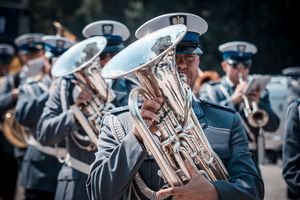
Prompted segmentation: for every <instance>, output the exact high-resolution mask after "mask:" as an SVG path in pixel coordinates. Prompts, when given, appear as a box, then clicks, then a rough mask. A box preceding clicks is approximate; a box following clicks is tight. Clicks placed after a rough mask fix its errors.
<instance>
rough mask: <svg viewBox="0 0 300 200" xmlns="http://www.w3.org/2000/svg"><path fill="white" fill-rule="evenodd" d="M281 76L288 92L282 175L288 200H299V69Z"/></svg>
mask: <svg viewBox="0 0 300 200" xmlns="http://www.w3.org/2000/svg"><path fill="white" fill-rule="evenodd" d="M282 74H283V75H284V76H287V77H288V91H289V96H288V104H289V106H288V110H287V113H286V121H285V126H284V127H285V128H284V140H283V156H282V158H283V171H282V175H283V178H284V180H285V182H286V183H287V185H288V193H287V197H288V199H300V166H299V163H300V148H299V147H300V145H299V144H300V135H299V134H300V67H288V68H286V69H284V70H283V71H282Z"/></svg>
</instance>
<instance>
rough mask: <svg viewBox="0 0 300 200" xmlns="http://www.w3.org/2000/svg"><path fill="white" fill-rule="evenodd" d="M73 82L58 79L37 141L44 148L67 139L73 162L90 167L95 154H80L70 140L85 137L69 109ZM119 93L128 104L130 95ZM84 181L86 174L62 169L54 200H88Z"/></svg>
mask: <svg viewBox="0 0 300 200" xmlns="http://www.w3.org/2000/svg"><path fill="white" fill-rule="evenodd" d="M72 79H74V77H73V76H66V77H64V78H63V79H61V81H60V83H59V84H58V86H57V88H56V89H55V91H54V92H53V93H52V94H51V95H50V98H49V100H48V102H47V103H46V107H45V109H44V111H43V114H42V117H41V119H40V122H39V125H38V130H39V131H38V141H39V142H41V143H42V144H44V145H52V144H56V143H58V142H59V141H61V140H64V139H65V138H66V142H67V149H68V152H69V154H70V155H71V156H72V157H74V158H75V159H77V160H80V161H81V162H84V163H86V164H88V165H90V164H91V163H92V162H93V161H94V159H95V155H94V153H95V152H91V151H86V150H83V149H82V148H80V146H79V145H78V144H77V143H76V142H75V140H74V139H73V134H74V132H76V131H77V132H79V133H80V134H82V135H85V136H86V134H85V133H84V131H83V129H82V128H80V125H79V123H78V122H77V121H76V120H75V116H74V114H73V113H72V111H71V109H69V106H70V105H72V104H73V99H72V91H73V88H74V84H73V83H72ZM122 92H124V94H125V95H124V94H123V95H122V98H119V100H122V101H124V102H126V103H127V99H126V98H127V97H128V94H129V91H122ZM62 95H65V100H66V102H64V100H63V99H62ZM116 100H118V97H116ZM113 103H114V104H116V105H118V104H119V105H120V104H121V103H119V102H113ZM64 104H66V105H64ZM63 107H66V108H67V110H66V111H65V110H64V109H63ZM79 142H80V141H79ZM86 143H87V142H84V141H83V142H80V145H85V144H86ZM86 179H87V175H86V174H84V173H82V172H80V171H78V170H76V169H74V168H71V167H69V166H67V165H64V166H63V168H62V170H61V171H60V173H59V176H58V181H59V182H58V187H57V191H56V199H80V200H83V199H88V197H87V194H86V190H85V184H86Z"/></svg>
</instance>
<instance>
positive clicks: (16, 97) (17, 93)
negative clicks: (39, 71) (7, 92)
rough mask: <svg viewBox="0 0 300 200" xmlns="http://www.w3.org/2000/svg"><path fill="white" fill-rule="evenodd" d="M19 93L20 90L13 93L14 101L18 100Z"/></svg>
mask: <svg viewBox="0 0 300 200" xmlns="http://www.w3.org/2000/svg"><path fill="white" fill-rule="evenodd" d="M19 92H20V90H19V88H15V89H13V90H12V91H11V97H12V99H13V100H14V101H15V100H17V99H18V97H19Z"/></svg>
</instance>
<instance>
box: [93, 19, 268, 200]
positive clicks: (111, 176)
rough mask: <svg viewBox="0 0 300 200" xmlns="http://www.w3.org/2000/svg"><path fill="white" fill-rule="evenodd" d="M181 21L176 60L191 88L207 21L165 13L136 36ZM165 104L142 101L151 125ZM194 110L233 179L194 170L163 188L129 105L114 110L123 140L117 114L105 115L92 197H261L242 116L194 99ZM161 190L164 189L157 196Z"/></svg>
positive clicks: (94, 169) (94, 172) (260, 188)
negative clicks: (179, 182) (181, 183)
mask: <svg viewBox="0 0 300 200" xmlns="http://www.w3.org/2000/svg"><path fill="white" fill-rule="evenodd" d="M178 23H182V24H185V25H187V30H188V32H187V34H186V35H185V37H184V38H183V40H182V41H181V42H180V43H179V44H178V45H177V49H176V64H177V67H178V70H179V72H180V73H184V74H185V75H186V76H187V82H188V84H189V85H190V87H191V89H192V88H193V85H194V83H195V80H196V78H197V75H198V73H197V72H198V66H199V64H200V57H199V55H200V54H202V50H201V49H200V43H199V37H200V35H202V34H203V33H205V32H206V30H207V23H206V22H205V20H203V19H202V18H201V17H199V16H196V15H193V14H190V13H170V14H165V15H162V16H158V17H156V18H154V19H152V20H150V21H148V22H146V23H145V24H143V25H142V26H141V27H140V28H139V29H138V30H137V31H136V36H137V37H138V38H140V37H142V36H144V35H145V34H147V33H151V32H153V31H156V30H158V29H160V28H163V27H166V26H169V25H172V24H178ZM137 51H138V49H137ZM161 105H162V99H160V98H155V99H152V100H145V101H144V102H143V105H142V106H141V110H140V111H141V115H142V117H143V118H144V120H145V123H146V124H147V125H148V126H150V125H151V124H152V122H153V121H154V120H155V118H156V117H157V111H158V110H159V108H160V107H161ZM193 110H194V112H195V114H196V116H197V118H198V120H199V121H200V123H201V124H202V125H203V129H204V132H205V134H206V136H207V138H208V140H209V142H210V144H211V146H212V148H213V149H214V151H215V152H216V153H217V154H218V155H219V157H220V158H221V159H222V161H223V163H224V164H225V167H226V168H227V170H228V172H229V175H230V177H231V178H230V179H229V182H226V181H213V182H210V181H208V180H207V179H206V178H204V176H203V175H200V174H198V173H196V172H194V171H190V174H192V179H191V180H190V182H189V183H188V184H186V185H185V186H178V187H171V188H167V189H162V187H163V185H164V184H165V183H164V180H163V179H162V178H161V177H160V176H159V175H158V174H157V171H158V168H159V167H158V165H157V164H156V162H155V160H154V159H153V157H151V156H149V154H148V152H147V150H146V149H145V147H144V145H143V141H142V139H141V137H140V135H139V133H138V132H137V131H136V129H135V128H134V125H133V121H132V120H131V116H130V114H129V112H128V108H127V107H124V108H119V109H116V110H113V111H111V113H112V114H113V115H115V116H117V117H118V120H119V121H120V123H121V126H122V128H123V130H124V131H125V134H126V136H125V137H124V138H122V140H121V141H119V138H118V137H116V136H115V134H114V133H113V130H115V127H114V125H115V124H114V123H110V117H111V116H112V115H107V116H106V117H104V120H103V127H102V129H101V133H100V135H99V151H98V153H97V154H96V160H95V161H94V163H93V164H92V167H91V173H90V175H89V179H88V182H87V189H88V194H89V197H90V199H156V197H155V196H156V195H157V196H158V197H166V196H169V195H171V196H172V197H173V199H262V198H263V190H264V188H263V183H262V179H261V178H260V177H259V174H258V172H257V170H256V168H255V165H254V163H253V161H252V160H251V157H250V153H249V149H248V142H247V137H246V134H245V132H244V129H243V127H242V124H241V121H240V118H239V116H238V115H236V114H235V112H234V111H233V110H231V109H229V108H225V107H222V106H219V105H215V104H211V103H208V102H206V101H202V100H201V101H198V100H196V99H195V98H194V100H193ZM137 172H139V174H140V177H141V179H142V180H143V182H144V183H145V185H144V184H137V181H136V180H135V178H134V177H135V175H136V173H137ZM160 189H161V190H160ZM157 190H160V191H159V192H158V193H156V195H155V192H154V191H157Z"/></svg>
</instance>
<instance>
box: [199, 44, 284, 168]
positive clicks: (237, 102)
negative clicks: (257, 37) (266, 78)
mask: <svg viewBox="0 0 300 200" xmlns="http://www.w3.org/2000/svg"><path fill="white" fill-rule="evenodd" d="M219 51H220V52H221V53H222V62H221V66H222V69H223V70H224V72H225V74H226V75H225V76H224V77H223V78H222V79H221V81H220V82H210V83H207V84H204V85H203V87H202V88H201V90H200V98H201V99H206V100H209V101H212V102H215V103H217V104H220V105H222V106H228V107H230V108H232V109H234V110H236V111H237V112H239V114H240V115H241V117H242V120H243V122H244V125H245V127H246V132H247V134H248V137H249V140H250V141H251V144H252V145H251V146H250V149H251V151H252V153H253V159H254V162H255V164H256V165H257V166H258V151H257V145H256V144H257V138H258V135H259V131H260V128H255V127H252V126H251V125H250V124H249V123H248V120H247V118H246V117H245V113H244V112H243V108H244V107H243V95H244V93H243V91H244V90H245V89H246V88H247V86H248V84H247V80H248V74H249V72H250V70H251V67H252V56H253V55H254V54H255V53H256V52H257V48H256V47H255V45H253V44H251V43H248V42H243V41H234V42H227V43H225V44H222V45H220V46H219ZM241 78H242V79H243V81H244V82H241V81H240V80H239V79H241ZM247 98H248V99H249V100H252V101H255V102H256V104H257V105H258V108H260V109H262V110H264V111H266V112H267V114H268V115H269V121H268V123H267V124H266V125H265V126H264V127H263V130H266V131H269V132H273V131H276V129H277V128H278V127H279V118H278V116H277V115H276V114H275V112H274V111H273V110H272V107H271V104H270V99H269V93H268V91H267V90H264V91H261V90H260V88H257V90H256V91H254V92H252V93H250V94H248V95H247Z"/></svg>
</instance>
